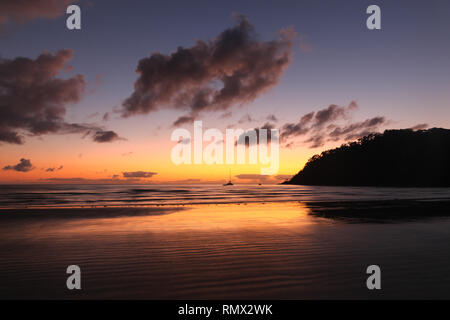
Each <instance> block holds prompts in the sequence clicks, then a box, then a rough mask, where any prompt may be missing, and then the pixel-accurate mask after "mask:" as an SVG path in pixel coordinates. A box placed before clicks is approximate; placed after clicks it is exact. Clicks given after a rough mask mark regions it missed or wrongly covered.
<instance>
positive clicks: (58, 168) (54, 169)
mask: <svg viewBox="0 0 450 320" xmlns="http://www.w3.org/2000/svg"><path fill="white" fill-rule="evenodd" d="M62 168H64V167H63V166H59V167H57V168H55V167H50V168H47V169H45V172H55V171H59V170H62Z"/></svg>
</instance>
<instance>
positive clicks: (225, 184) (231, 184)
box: [223, 170, 234, 186]
mask: <svg viewBox="0 0 450 320" xmlns="http://www.w3.org/2000/svg"><path fill="white" fill-rule="evenodd" d="M223 185H224V186H233V185H234V184H233V182H231V170H230V178H229V179H228V182H227V183H224V184H223Z"/></svg>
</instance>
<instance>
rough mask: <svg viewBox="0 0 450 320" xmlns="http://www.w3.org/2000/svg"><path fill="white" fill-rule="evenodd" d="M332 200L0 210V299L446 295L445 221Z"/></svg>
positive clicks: (448, 237) (448, 224)
mask: <svg viewBox="0 0 450 320" xmlns="http://www.w3.org/2000/svg"><path fill="white" fill-rule="evenodd" d="M348 205H349V203H347V206H348ZM397 205H398V204H397ZM406 205H407V202H403V206H406ZM384 206H385V207H386V203H385V202H384ZM359 207H361V205H359ZM374 207H375V206H374V204H373V203H372V204H370V208H374ZM330 208H336V206H331V205H330V204H326V205H325V204H324V205H320V204H316V205H314V206H313V205H311V204H306V203H300V202H297V201H291V202H279V203H248V204H209V205H207V204H204V205H184V206H159V207H156V206H150V207H139V208H131V207H130V208H124V207H121V208H90V209H89V208H70V209H55V208H52V209H28V210H25V209H22V210H19V209H15V210H12V211H11V210H2V212H0V221H1V223H0V233H1V235H2V236H1V237H0V252H1V257H2V258H1V262H0V268H1V270H2V272H1V273H0V285H1V287H2V290H1V292H0V295H1V298H3V299H11V298H19V299H24V298H33V299H36V298H37V299H61V298H62V299H74V298H86V299H104V298H108V299H109V298H111V299H240V298H248V299H316V298H325V299H347V298H352V299H367V298H368V299H372V298H374V299H378V298H399V299H404V298H449V297H450V290H449V288H450V287H449V282H448V269H449V268H450V257H449V255H448V250H447V244H448V243H449V241H450V232H449V231H448V230H450V219H448V218H446V217H442V216H441V217H424V216H423V215H422V217H416V218H414V219H408V220H406V221H405V220H400V221H399V220H395V219H394V220H392V219H391V217H386V216H382V217H380V218H379V219H373V217H372V219H370V220H367V219H361V217H358V215H355V213H354V212H353V213H352V215H353V218H351V219H348V217H344V218H339V217H338V218H337V217H336V214H334V215H329V211H330V210H331V209H330ZM340 208H341V209H342V203H341V206H340ZM352 208H353V209H354V210H356V209H355V208H358V206H355V205H352ZM410 208H411V210H413V211H414V209H413V208H416V206H415V205H414V204H412V203H411V205H410ZM383 210H384V211H383V212H385V209H383ZM319 211H320V212H322V214H318V212H319ZM394 211H395V210H394ZM334 212H335V213H336V211H334ZM344 212H349V211H348V210H344ZM4 222H7V223H4ZM72 264H75V265H78V266H80V268H81V271H82V290H78V291H77V290H75V291H69V290H67V288H66V285H65V282H66V278H67V275H66V268H67V266H68V265H72ZM371 264H377V265H379V266H380V267H381V269H382V272H383V282H382V288H383V290H381V291H379V292H373V291H369V290H367V288H366V285H365V281H366V278H367V275H366V273H365V270H366V267H367V266H368V265H371Z"/></svg>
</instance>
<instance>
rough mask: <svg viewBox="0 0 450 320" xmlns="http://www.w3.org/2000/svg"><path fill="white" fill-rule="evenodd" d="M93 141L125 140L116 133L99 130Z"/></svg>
mask: <svg viewBox="0 0 450 320" xmlns="http://www.w3.org/2000/svg"><path fill="white" fill-rule="evenodd" d="M92 139H93V140H94V141H95V142H100V143H103V142H113V141H116V140H122V139H123V138H120V137H119V136H118V135H117V133H115V132H114V131H103V130H98V131H96V132H95V133H94V134H93V136H92Z"/></svg>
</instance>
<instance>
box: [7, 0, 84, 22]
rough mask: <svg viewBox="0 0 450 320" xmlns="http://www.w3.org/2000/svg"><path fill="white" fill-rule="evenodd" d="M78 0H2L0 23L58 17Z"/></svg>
mask: <svg viewBox="0 0 450 320" xmlns="http://www.w3.org/2000/svg"><path fill="white" fill-rule="evenodd" d="M77 2H78V1H77V0H57V1H56V0H33V1H29V0H2V1H0V25H1V24H6V23H9V22H13V23H24V22H26V21H30V20H34V19H48V18H57V17H60V16H62V15H64V14H65V13H66V8H67V6H68V5H69V4H75V3H77Z"/></svg>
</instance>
